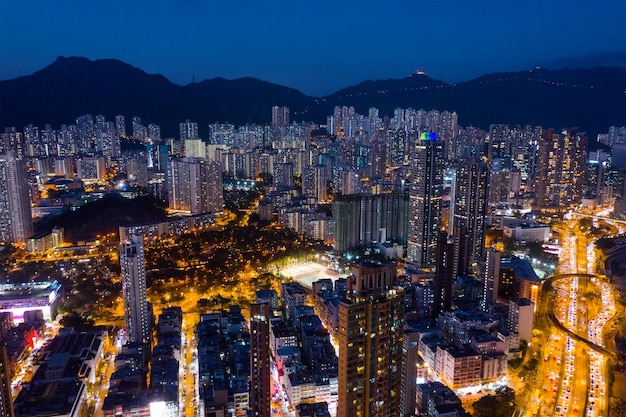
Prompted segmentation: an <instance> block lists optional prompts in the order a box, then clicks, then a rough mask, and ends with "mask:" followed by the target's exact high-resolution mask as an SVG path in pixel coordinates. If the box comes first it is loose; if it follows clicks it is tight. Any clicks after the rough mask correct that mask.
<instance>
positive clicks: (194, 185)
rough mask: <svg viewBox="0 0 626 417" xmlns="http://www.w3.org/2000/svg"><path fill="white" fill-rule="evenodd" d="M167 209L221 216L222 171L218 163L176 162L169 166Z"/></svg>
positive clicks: (189, 160)
mask: <svg viewBox="0 0 626 417" xmlns="http://www.w3.org/2000/svg"><path fill="white" fill-rule="evenodd" d="M168 168H169V173H168V175H167V178H168V181H169V184H168V193H169V196H168V199H169V207H170V208H171V209H172V210H177V211H184V212H189V213H191V214H199V213H206V212H213V213H217V212H221V211H222V210H223V207H224V196H223V186H222V170H221V164H220V163H219V162H218V161H207V160H205V159H202V158H179V159H173V160H172V161H171V162H170V163H169V167H168Z"/></svg>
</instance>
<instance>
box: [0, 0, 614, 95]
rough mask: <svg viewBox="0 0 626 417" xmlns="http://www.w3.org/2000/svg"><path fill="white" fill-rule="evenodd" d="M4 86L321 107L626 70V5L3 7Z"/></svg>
mask: <svg viewBox="0 0 626 417" xmlns="http://www.w3.org/2000/svg"><path fill="white" fill-rule="evenodd" d="M0 16H1V20H2V23H1V24H0V79H10V78H15V77H18V76H22V75H28V74H31V73H33V72H34V71H37V70H39V69H41V68H43V67H45V66H47V65H49V64H50V63H51V62H52V61H54V60H55V59H56V57H57V56H60V55H62V56H84V57H87V58H89V59H101V58H116V59H120V60H122V61H124V62H127V63H129V64H131V65H133V66H136V67H139V68H141V69H143V70H144V71H146V72H148V73H159V74H163V75H165V76H166V77H167V78H168V79H170V80H171V81H173V82H175V83H178V84H181V85H184V84H188V83H190V82H191V81H192V80H194V77H195V80H196V81H201V80H203V79H207V78H213V77H224V78H228V79H233V78H238V77H244V76H252V77H256V78H260V79H262V80H266V81H271V82H274V83H278V84H282V85H287V86H289V87H294V88H297V89H299V90H301V91H302V92H304V93H307V94H311V95H318V96H319V95H324V94H329V93H331V92H333V91H335V90H337V89H339V88H342V87H346V86H349V85H353V84H356V83H358V82H361V81H363V80H366V79H381V78H401V77H404V76H406V75H408V74H410V73H412V72H414V71H415V70H417V69H420V70H423V71H425V72H426V73H427V74H428V75H429V76H431V77H433V78H436V79H441V80H444V81H446V82H449V83H451V82H457V81H464V80H469V79H471V78H474V77H477V76H479V75H482V74H485V73H490V72H499V71H516V70H525V69H530V68H533V67H535V66H543V67H547V68H563V67H590V66H594V65H609V66H626V1H624V0H602V1H598V0H594V1H587V0H585V1H583V0H563V1H555V0H497V1H493V0H485V1H480V0H478V1H476V0H474V1H472V0H464V1H450V0H437V1H430V0H423V1H422V0H403V1H385V0H378V1H372V0H361V1H356V0H355V1H343V0H334V1H325V0H306V1H305V0H302V1H300V0H292V1H284V0H281V1H272V0H245V1H239V0H224V1H216V0H188V1H183V0H178V1H175V0H171V1H161V0H150V1H149V0H142V1H138V0H125V1H118V0H108V1H103V0H79V1H69V0H56V1H47V0H35V1H32V0H0Z"/></svg>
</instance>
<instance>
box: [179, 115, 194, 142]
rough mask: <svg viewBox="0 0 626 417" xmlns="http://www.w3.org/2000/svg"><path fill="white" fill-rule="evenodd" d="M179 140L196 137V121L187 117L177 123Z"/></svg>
mask: <svg viewBox="0 0 626 417" xmlns="http://www.w3.org/2000/svg"><path fill="white" fill-rule="evenodd" d="M179 132H180V140H186V139H198V138H199V136H198V123H196V122H192V121H191V120H189V119H187V120H185V121H184V122H183V123H180V124H179Z"/></svg>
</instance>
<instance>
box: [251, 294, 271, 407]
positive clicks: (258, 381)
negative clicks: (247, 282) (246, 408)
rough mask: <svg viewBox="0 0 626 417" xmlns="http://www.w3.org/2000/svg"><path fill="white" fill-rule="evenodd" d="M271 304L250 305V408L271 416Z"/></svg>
mask: <svg viewBox="0 0 626 417" xmlns="http://www.w3.org/2000/svg"><path fill="white" fill-rule="evenodd" d="M269 352H270V305H269V304H268V303H263V304H251V305H250V410H251V411H252V417H270V401H271V398H272V393H271V391H270V353H269Z"/></svg>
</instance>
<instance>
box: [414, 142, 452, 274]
mask: <svg viewBox="0 0 626 417" xmlns="http://www.w3.org/2000/svg"><path fill="white" fill-rule="evenodd" d="M443 148H444V145H443V142H442V141H439V140H437V137H436V135H435V134H434V133H431V132H425V133H422V134H421V136H420V138H419V139H418V140H416V141H414V143H412V144H411V152H410V172H411V178H410V185H409V231H408V245H407V257H408V260H409V261H411V262H415V263H417V264H418V265H420V266H423V267H430V266H434V264H435V252H436V248H437V232H439V229H440V228H441V198H442V194H443V174H444V170H445V165H444V149H443Z"/></svg>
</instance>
